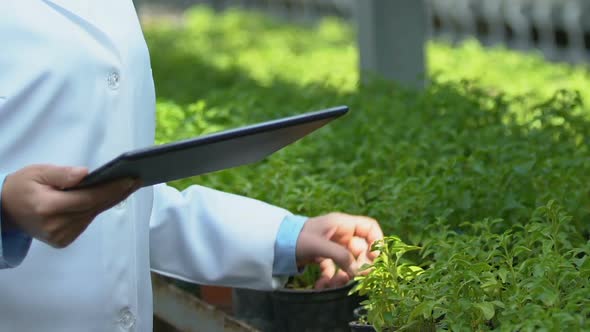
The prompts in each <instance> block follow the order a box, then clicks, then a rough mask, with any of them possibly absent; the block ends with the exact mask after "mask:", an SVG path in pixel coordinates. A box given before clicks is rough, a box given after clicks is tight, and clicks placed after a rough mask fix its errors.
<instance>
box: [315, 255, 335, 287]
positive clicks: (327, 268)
mask: <svg viewBox="0 0 590 332" xmlns="http://www.w3.org/2000/svg"><path fill="white" fill-rule="evenodd" d="M319 266H320V277H319V278H318V280H317V281H316V283H315V286H314V288H315V289H324V288H327V287H329V284H330V280H331V279H332V277H333V276H334V273H335V272H336V264H334V262H333V261H332V260H331V259H328V258H326V259H323V260H322V261H321V262H320V263H319Z"/></svg>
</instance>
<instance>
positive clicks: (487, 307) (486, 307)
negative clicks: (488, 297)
mask: <svg viewBox="0 0 590 332" xmlns="http://www.w3.org/2000/svg"><path fill="white" fill-rule="evenodd" d="M474 306H475V307H476V308H478V309H479V310H481V313H482V314H483V316H484V318H485V319H486V320H490V319H492V318H493V317H494V315H495V313H496V311H495V310H494V305H493V304H492V303H490V302H481V303H476V304H474Z"/></svg>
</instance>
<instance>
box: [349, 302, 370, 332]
mask: <svg viewBox="0 0 590 332" xmlns="http://www.w3.org/2000/svg"><path fill="white" fill-rule="evenodd" d="M366 315H367V309H365V308H363V307H357V308H355V309H354V311H353V316H354V319H355V320H356V321H354V322H350V323H348V326H350V331H351V332H377V331H376V330H375V328H374V327H373V325H370V324H365V323H361V322H359V320H360V319H361V317H364V316H366Z"/></svg>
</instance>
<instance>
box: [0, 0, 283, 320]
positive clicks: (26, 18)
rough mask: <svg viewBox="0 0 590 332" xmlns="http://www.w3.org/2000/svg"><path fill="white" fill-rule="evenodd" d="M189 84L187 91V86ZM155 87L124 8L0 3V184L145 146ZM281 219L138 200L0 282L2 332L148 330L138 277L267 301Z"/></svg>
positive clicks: (60, 0) (215, 203)
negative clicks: (31, 168) (256, 294)
mask: <svg viewBox="0 0 590 332" xmlns="http://www.w3.org/2000/svg"><path fill="white" fill-rule="evenodd" d="M196 84H198V82H196ZM154 112H155V97H154V86H153V81H152V76H151V70H150V61H149V55H148V49H147V47H146V44H145V41H144V39H143V35H142V32H141V29H140V26H139V23H138V20H137V16H136V14H135V10H134V8H133V4H132V2H131V0H2V1H0V172H1V173H9V172H13V171H15V170H18V169H20V168H22V167H24V166H27V165H30V164H34V163H52V164H56V165H82V166H88V167H89V168H91V169H93V168H96V167H98V166H100V165H101V164H103V163H104V162H106V161H108V160H110V159H111V158H113V157H115V156H117V155H118V154H120V153H121V152H123V151H126V150H130V149H134V148H139V147H145V146H149V145H151V144H153V142H154ZM287 214H288V212H287V211H285V210H283V209H280V208H277V207H274V206H270V205H268V204H265V203H262V202H259V201H255V200H251V199H248V198H244V197H239V196H235V195H231V194H227V193H221V192H218V191H214V190H212V189H207V188H203V187H197V186H194V187H191V188H190V189H188V190H186V191H184V192H182V193H181V192H178V191H177V190H175V189H173V188H171V187H168V186H166V185H159V186H155V187H153V188H151V187H150V188H144V189H141V190H140V191H139V192H137V193H135V194H134V195H133V196H131V198H129V199H127V200H126V201H125V202H123V203H122V204H119V205H118V206H117V207H115V208H113V209H111V210H109V211H106V212H105V213H103V214H101V215H100V216H98V218H96V220H95V221H94V222H93V223H92V224H91V225H90V226H89V227H88V229H87V230H86V232H84V233H83V234H82V235H81V236H80V237H79V238H78V239H77V240H76V241H75V242H74V243H73V244H72V245H70V246H69V247H68V248H66V249H62V250H58V249H53V248H51V247H49V246H47V245H45V244H43V243H41V242H38V241H33V243H32V246H31V248H30V251H29V253H28V255H27V257H26V258H25V260H24V262H23V263H22V264H21V265H20V266H18V267H17V268H14V269H4V270H0V331H2V332H4V331H18V332H24V331H59V332H68V331H76V332H79V331H100V332H104V331H140V332H144V331H150V330H151V328H152V293H151V283H150V269H151V270H153V271H156V272H159V273H162V274H165V275H168V276H173V277H177V278H181V279H185V280H189V281H195V282H200V283H211V284H226V285H240V286H247V287H252V288H259V289H269V288H272V287H273V286H276V285H277V281H276V280H274V279H273V278H272V264H273V258H274V252H273V251H274V244H275V238H276V234H277V231H278V228H279V224H280V222H281V220H282V219H283V218H284V217H285V216H286V215H287Z"/></svg>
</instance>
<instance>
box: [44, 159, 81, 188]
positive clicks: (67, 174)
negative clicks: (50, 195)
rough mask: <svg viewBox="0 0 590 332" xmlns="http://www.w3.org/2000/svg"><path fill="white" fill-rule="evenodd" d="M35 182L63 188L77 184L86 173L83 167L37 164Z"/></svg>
mask: <svg viewBox="0 0 590 332" xmlns="http://www.w3.org/2000/svg"><path fill="white" fill-rule="evenodd" d="M37 170H38V172H39V173H38V175H37V179H36V180H37V182H38V183H40V184H44V185H48V186H51V187H53V188H58V189H64V188H67V187H71V186H74V185H76V184H78V183H79V182H80V181H82V179H83V178H84V177H85V176H86V175H87V174H88V169H87V168H85V167H63V166H54V165H39V166H37Z"/></svg>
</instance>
